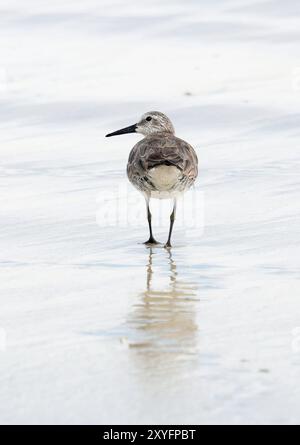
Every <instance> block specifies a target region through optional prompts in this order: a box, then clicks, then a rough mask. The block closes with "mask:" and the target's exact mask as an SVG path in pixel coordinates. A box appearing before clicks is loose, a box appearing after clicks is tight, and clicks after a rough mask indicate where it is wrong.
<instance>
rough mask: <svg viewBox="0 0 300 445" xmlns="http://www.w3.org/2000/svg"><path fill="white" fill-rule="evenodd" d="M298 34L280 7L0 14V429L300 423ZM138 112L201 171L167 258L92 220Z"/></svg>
mask: <svg viewBox="0 0 300 445" xmlns="http://www.w3.org/2000/svg"><path fill="white" fill-rule="evenodd" d="M299 41H300V4H299V3H298V2H297V1H296V0H287V1H285V2H280V1H279V0H251V1H250V0H222V1H221V0H220V1H217V0H213V1H207V0H205V1H204V0H203V1H202V0H186V1H185V2H182V1H177V0H164V1H163V2H161V1H157V0H152V1H151V2H145V1H143V2H141V1H137V0H122V1H121V0H119V1H114V0H110V1H106V0H86V1H85V2H82V1H77V0H69V1H67V0H64V1H61V0H60V1H58V0H52V1H51V2H50V3H49V2H46V1H40V0H28V1H26V2H22V1H21V0H11V1H10V2H9V4H8V3H7V5H2V6H0V52H1V61H0V104H1V105H0V128H1V132H0V143H1V148H0V149H1V165H0V190H1V194H0V213H1V229H0V241H1V253H0V283H1V284H0V286H1V296H0V301H1V314H0V400H1V402H0V422H1V423H27V424H28V423H84V424H88V423H96V424H104V423H107V424H114V423H117V424H120V423H124V424H126V423H132V424H137V423H142V424H145V423H146V424H147V423H156V424H159V423H165V424H171V423H174V424H175V423H178V424H188V423H190V424H192V423H194V424H196V423H197V424H199V423H234V424H238V423H299V421H300V418H299V412H300V392H299V389H298V388H299V385H298V380H299V378H298V376H299V369H300V368H299V366H300V316H299V314H300V302H299V278H300V273H299V267H298V264H299V243H300V239H299V223H300V221H299V220H300V209H299V197H300V196H299V194H300V179H299V178H300V175H299V173H300V169H299V166H300V152H299V142H300V138H299V133H300V130H299V129H300V125H299V124H300V112H299V99H300V46H299ZM153 109H154V110H159V111H162V112H164V113H166V114H167V115H168V116H169V117H170V118H171V119H172V121H173V123H174V126H175V128H176V134H177V135H178V136H179V137H181V138H183V139H186V140H187V141H188V142H190V143H191V144H192V145H193V146H194V147H195V149H196V151H197V153H198V157H199V163H200V171H199V178H198V181H197V184H196V188H195V193H196V195H195V196H197V197H199V200H200V201H201V205H200V210H202V216H201V215H200V216H199V218H202V219H201V224H200V225H199V224H196V223H195V224H194V225H191V226H190V227H188V228H186V229H185V227H184V226H183V225H181V226H179V227H178V229H177V230H176V225H175V229H174V230H175V232H174V248H173V249H172V251H171V252H166V251H164V250H163V249H159V248H157V249H147V248H146V247H145V246H143V245H142V244H139V243H140V242H141V241H144V239H146V236H147V224H146V219H145V224H144V225H143V224H138V225H135V224H134V223H133V224H128V225H126V224H125V225H124V224H123V225H118V224H117V223H115V224H112V225H111V224H108V225H107V226H105V224H99V215H100V219H101V215H102V214H103V209H102V206H103V203H104V201H103V197H105V196H108V197H109V199H110V201H111V203H112V206H115V205H116V202H117V200H119V199H120V194H118V193H119V192H118V191H120V190H121V189H123V190H124V188H123V187H127V179H126V162H127V157H128V154H129V150H130V149H131V147H132V146H133V145H134V144H135V143H136V142H137V141H138V136H136V135H127V136H122V137H120V138H112V139H105V138H104V135H105V134H106V133H108V132H109V131H113V130H116V129H118V128H121V127H123V126H127V125H130V124H133V123H135V122H136V121H137V120H138V118H139V117H140V115H141V114H143V113H144V112H146V111H149V110H153ZM128 187H129V186H128ZM126 190H127V189H126ZM130 193H134V194H135V192H134V191H133V189H132V190H131V191H130ZM124 199H126V205H127V204H128V206H129V209H135V210H136V209H140V211H141V212H144V203H143V199H142V197H140V196H139V195H138V194H137V192H136V200H135V198H133V201H132V200H131V199H129V198H128V195H126V197H125V198H124ZM114 208H116V207H114ZM180 211H181V210H180V209H179V212H180ZM190 211H191V212H192V210H190ZM179 215H180V213H179ZM187 216H188V215H185V217H187ZM192 216H194V215H192V214H191V217H192ZM101 221H102V222H103V220H102V219H101ZM155 233H157V234H158V236H157V237H158V238H159V239H160V240H162V241H163V240H164V239H165V237H166V227H162V225H160V224H158V223H157V222H156V232H155Z"/></svg>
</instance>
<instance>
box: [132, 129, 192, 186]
mask: <svg viewBox="0 0 300 445" xmlns="http://www.w3.org/2000/svg"><path fill="white" fill-rule="evenodd" d="M162 164H164V165H174V166H175V167H177V168H178V169H179V170H180V171H181V172H182V183H183V184H185V185H186V186H188V187H190V186H191V185H192V184H193V182H194V181H195V179H196V177H197V175H198V159H197V155H196V152H195V150H194V149H193V147H192V146H191V145H189V144H188V143H187V142H185V141H183V140H182V139H179V138H177V137H176V136H173V135H163V136H162V135H157V136H148V137H146V138H144V139H143V140H142V141H140V142H138V143H137V144H136V145H135V146H134V147H133V149H132V150H131V152H130V154H129V159H128V164H127V175H128V178H129V180H130V181H131V182H132V183H133V184H134V185H135V186H136V187H138V188H139V189H142V190H145V191H146V190H149V186H151V184H149V177H148V171H149V170H150V169H151V168H153V167H157V166H158V165H162ZM150 188H151V187H150Z"/></svg>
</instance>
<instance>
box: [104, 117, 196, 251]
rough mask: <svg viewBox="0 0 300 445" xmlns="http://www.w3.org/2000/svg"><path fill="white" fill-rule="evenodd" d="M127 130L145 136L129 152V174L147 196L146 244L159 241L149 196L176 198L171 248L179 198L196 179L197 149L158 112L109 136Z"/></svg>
mask: <svg viewBox="0 0 300 445" xmlns="http://www.w3.org/2000/svg"><path fill="white" fill-rule="evenodd" d="M126 133H141V134H142V135H143V136H144V138H143V139H142V140H141V141H139V142H138V143H137V144H136V145H135V146H134V147H133V149H132V150H131V152H130V155H129V159H128V164H127V176H128V179H129V181H130V182H131V183H132V184H133V185H134V187H136V188H137V189H138V190H139V191H140V192H141V193H142V194H143V195H144V197H145V199H146V205H147V218H148V224H149V231H150V237H149V239H148V241H146V243H145V244H148V245H154V244H159V243H158V242H157V241H156V240H155V238H154V236H153V232H152V224H151V220H152V216H151V212H150V206H149V204H150V199H151V198H157V199H173V211H172V213H171V216H170V229H169V236H168V240H167V243H166V244H165V247H171V236H172V230H173V225H174V221H175V213H176V200H177V198H178V197H179V196H180V195H181V194H182V193H184V192H185V191H187V190H188V189H189V188H190V187H191V186H192V185H193V184H194V182H195V180H196V178H197V174H198V159H197V155H196V152H195V150H194V149H193V147H192V146H191V145H190V144H188V143H187V142H185V141H183V140H182V139H179V138H178V137H176V136H175V130H174V127H173V124H172V122H171V121H170V119H169V118H168V117H167V116H166V115H165V114H163V113H160V112H159V111H149V112H148V113H145V114H143V116H142V117H141V119H140V120H139V122H138V123H137V124H134V125H130V126H129V127H125V128H122V129H121V130H118V131H114V132H113V133H109V134H107V135H106V137H110V136H117V135H119V134H126Z"/></svg>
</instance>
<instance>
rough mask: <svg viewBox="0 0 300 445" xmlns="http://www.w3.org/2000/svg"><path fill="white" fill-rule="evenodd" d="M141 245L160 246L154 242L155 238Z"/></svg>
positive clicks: (157, 242)
mask: <svg viewBox="0 0 300 445" xmlns="http://www.w3.org/2000/svg"><path fill="white" fill-rule="evenodd" d="M143 244H145V245H146V246H156V245H157V244H160V242H159V241H156V239H155V238H151V237H150V238H149V239H148V241H145V242H144V243H143Z"/></svg>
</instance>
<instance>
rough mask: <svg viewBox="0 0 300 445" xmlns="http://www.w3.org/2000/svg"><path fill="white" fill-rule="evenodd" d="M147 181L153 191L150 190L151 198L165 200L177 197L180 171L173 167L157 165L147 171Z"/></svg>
mask: <svg viewBox="0 0 300 445" xmlns="http://www.w3.org/2000/svg"><path fill="white" fill-rule="evenodd" d="M148 175H149V179H150V181H151V183H152V184H153V185H154V187H155V190H151V198H158V199H167V198H173V197H176V196H178V195H179V194H180V193H181V191H179V190H178V186H179V184H180V178H181V176H182V173H181V171H180V170H179V169H178V168H177V167H174V166H173V165H159V166H157V167H153V168H152V169H151V170H150V171H149V174H148Z"/></svg>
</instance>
